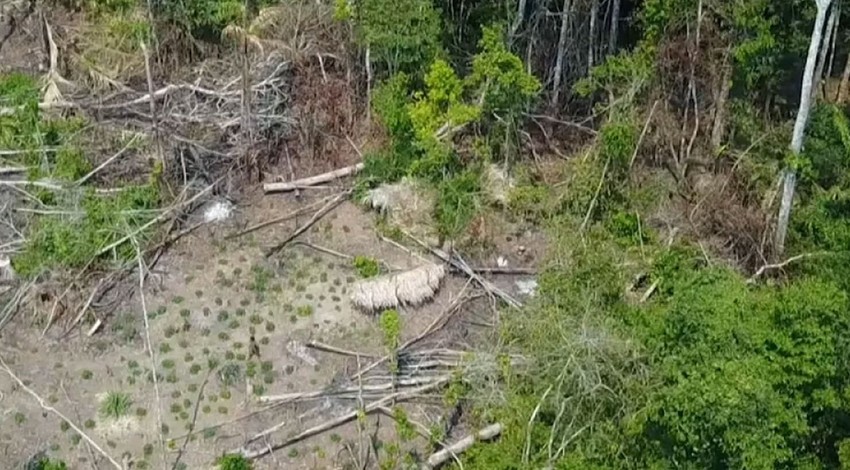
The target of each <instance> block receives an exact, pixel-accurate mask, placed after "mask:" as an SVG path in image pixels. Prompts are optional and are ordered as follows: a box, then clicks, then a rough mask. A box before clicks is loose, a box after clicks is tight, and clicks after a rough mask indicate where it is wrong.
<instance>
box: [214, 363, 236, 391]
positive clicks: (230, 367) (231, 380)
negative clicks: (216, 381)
mask: <svg viewBox="0 0 850 470" xmlns="http://www.w3.org/2000/svg"><path fill="white" fill-rule="evenodd" d="M218 376H219V378H220V379H221V383H222V384H223V385H224V386H226V387H230V386H233V385H236V384H237V383H238V382H239V381H240V380H242V368H241V367H240V366H239V364H236V363H234V362H230V363H227V364H225V365H223V366H222V367H221V369H219V371H218Z"/></svg>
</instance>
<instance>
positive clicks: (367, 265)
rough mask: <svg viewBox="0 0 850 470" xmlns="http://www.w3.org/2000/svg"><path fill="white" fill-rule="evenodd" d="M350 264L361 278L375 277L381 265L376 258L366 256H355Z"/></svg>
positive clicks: (379, 271)
mask: <svg viewBox="0 0 850 470" xmlns="http://www.w3.org/2000/svg"><path fill="white" fill-rule="evenodd" d="M352 265H353V266H354V269H355V270H357V273H358V274H359V275H360V277H362V278H370V277H375V276H377V275H378V274H380V273H381V265H380V264H379V263H378V260H376V259H375V258H370V257H368V256H355V257H354V260H353V261H352Z"/></svg>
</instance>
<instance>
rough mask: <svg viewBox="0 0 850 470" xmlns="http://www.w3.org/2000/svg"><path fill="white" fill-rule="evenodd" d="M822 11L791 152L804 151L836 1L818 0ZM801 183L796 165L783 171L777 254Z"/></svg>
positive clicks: (814, 33)
mask: <svg viewBox="0 0 850 470" xmlns="http://www.w3.org/2000/svg"><path fill="white" fill-rule="evenodd" d="M815 3H817V8H818V13H817V16H816V17H815V25H814V28H813V29H812V38H811V42H810V43H809V53H808V55H807V56H806V67H805V69H804V70H803V86H802V90H801V91H800V108H799V109H798V110H797V120H796V121H795V122H794V133H793V134H792V135H791V152H792V153H794V155H798V154H799V153H800V152H801V151H802V150H803V136H804V134H805V131H806V124H808V122H809V111H811V106H812V82H813V81H814V74H815V65H816V62H817V59H818V50H819V49H820V44H821V36H822V35H823V24H824V22H826V12H827V10H829V5H830V4H831V3H832V0H815ZM796 185H797V174H796V173H795V172H794V169H793V168H786V169H785V170H784V172H783V187H782V204H781V206H780V208H779V221H778V223H777V227H776V241H775V246H776V254H777V255H781V254H782V253H783V252H784V251H785V236H786V235H787V234H788V223H789V222H790V220H791V205H792V203H793V201H794V190H795V189H796Z"/></svg>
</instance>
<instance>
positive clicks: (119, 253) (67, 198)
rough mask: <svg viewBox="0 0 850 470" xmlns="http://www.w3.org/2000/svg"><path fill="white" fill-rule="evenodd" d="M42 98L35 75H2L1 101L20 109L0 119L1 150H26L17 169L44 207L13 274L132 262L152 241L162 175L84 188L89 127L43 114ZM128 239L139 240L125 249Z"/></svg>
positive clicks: (30, 222)
mask: <svg viewBox="0 0 850 470" xmlns="http://www.w3.org/2000/svg"><path fill="white" fill-rule="evenodd" d="M38 100H39V93H38V89H37V87H36V83H35V82H34V81H33V80H32V79H30V78H29V77H26V76H23V75H8V76H2V77H0V103H2V105H3V106H6V107H11V108H12V109H14V112H13V113H12V114H11V115H9V116H2V117H0V147H2V148H5V149H10V150H19V151H21V153H20V154H19V155H17V156H16V157H15V158H14V160H12V163H14V164H18V165H24V166H26V167H27V168H28V173H27V177H28V179H29V181H30V182H31V183H32V184H31V185H29V186H26V188H25V189H26V190H27V191H28V192H30V193H31V194H32V195H33V196H34V197H35V198H36V199H37V200H38V203H39V204H38V210H37V211H36V212H34V213H32V215H31V217H30V219H29V220H28V224H27V233H26V243H25V245H24V247H23V250H22V251H21V252H20V253H18V254H16V255H15V256H14V257H13V264H14V267H15V270H16V271H17V272H18V273H20V274H22V275H24V276H34V275H37V274H40V273H42V272H44V271H46V270H50V269H57V268H58V269H63V268H82V267H84V266H87V265H90V263H91V262H94V263H99V262H107V261H124V260H128V259H131V258H132V257H134V256H135V253H136V249H135V246H134V243H139V244H141V245H142V246H144V243H145V242H146V241H147V239H148V237H150V235H151V233H150V231H140V227H142V226H143V225H144V224H145V223H147V222H148V221H149V220H151V218H152V217H154V216H155V211H156V209H157V208H158V207H159V205H160V203H161V202H162V201H161V199H162V197H161V194H160V190H159V183H158V176H157V174H156V172H154V173H153V174H152V175H151V177H150V179H149V181H148V182H146V183H144V184H141V185H139V184H136V185H125V186H124V187H123V188H121V189H119V190H116V191H108V192H101V191H99V190H98V188H96V187H94V186H93V185H92V184H91V182H90V181H86V182H84V183H82V184H80V183H79V181H80V179H81V178H82V177H84V176H85V175H87V174H88V173H89V172H90V171H91V170H92V168H93V165H92V164H91V161H90V160H89V158H88V156H87V155H86V149H85V148H84V146H83V145H82V144H81V139H80V138H79V136H80V135H81V133H84V132H85V128H86V127H87V123H86V122H85V121H84V120H82V119H78V118H71V119H64V118H54V117H51V116H46V115H43V114H42V113H41V112H40V111H39V108H38ZM118 186H119V187H120V186H121V185H120V183H119V184H118ZM137 232H138V233H137ZM128 235H133V236H131V237H130V238H129V239H127V240H126V241H124V242H121V243H119V241H120V240H122V239H123V238H125V237H126V236H128ZM111 245H115V246H114V247H113V248H112V249H107V248H108V247H110V246H111Z"/></svg>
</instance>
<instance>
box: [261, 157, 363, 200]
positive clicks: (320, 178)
mask: <svg viewBox="0 0 850 470" xmlns="http://www.w3.org/2000/svg"><path fill="white" fill-rule="evenodd" d="M362 169H363V164H362V163H358V164H356V165H352V166H347V167H344V168H339V169H336V170H334V171H329V172H327V173H322V174H321V175H316V176H310V177H308V178H301V179H299V180H295V181H288V182H285V183H266V184H264V185H263V191H265V192H267V193H280V192H286V191H295V190H296V189H301V188H307V187H310V186H315V185H317V184H322V183H327V182H328V181H333V180H335V179H339V178H344V177H346V176H350V175H354V174H356V173H358V172H359V171H360V170H362Z"/></svg>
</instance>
